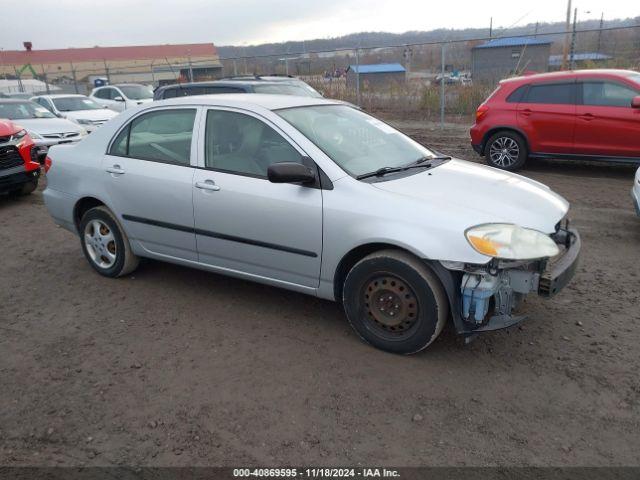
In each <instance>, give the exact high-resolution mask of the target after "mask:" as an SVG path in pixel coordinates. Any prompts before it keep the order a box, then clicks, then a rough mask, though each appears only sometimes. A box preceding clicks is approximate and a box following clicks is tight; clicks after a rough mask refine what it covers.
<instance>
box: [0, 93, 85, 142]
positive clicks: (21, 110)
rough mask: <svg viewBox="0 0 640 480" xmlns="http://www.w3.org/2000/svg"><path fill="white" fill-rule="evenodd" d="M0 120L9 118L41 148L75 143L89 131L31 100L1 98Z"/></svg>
mask: <svg viewBox="0 0 640 480" xmlns="http://www.w3.org/2000/svg"><path fill="white" fill-rule="evenodd" d="M0 118H8V119H9V120H11V121H13V122H14V123H16V124H17V125H20V126H21V127H22V128H24V129H25V130H26V131H27V132H28V133H29V136H30V137H31V138H32V139H33V141H34V142H35V144H36V145H37V146H39V147H50V146H52V145H58V144H64V143H75V142H79V141H80V140H82V139H83V138H84V137H85V136H86V135H87V130H86V129H85V128H84V127H82V126H81V125H78V124H77V123H75V122H72V121H70V120H67V119H66V118H58V117H56V116H55V115H54V114H53V113H51V112H50V111H49V110H47V109H46V108H44V107H42V106H40V105H39V104H37V103H34V102H32V101H30V100H13V99H5V98H0ZM42 151H46V148H43V149H42Z"/></svg>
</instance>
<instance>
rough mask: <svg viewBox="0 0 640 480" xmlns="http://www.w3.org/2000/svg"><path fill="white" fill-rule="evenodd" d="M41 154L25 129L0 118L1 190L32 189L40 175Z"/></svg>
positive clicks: (17, 190) (30, 190)
mask: <svg viewBox="0 0 640 480" xmlns="http://www.w3.org/2000/svg"><path fill="white" fill-rule="evenodd" d="M40 155H41V151H40V150H39V149H38V147H37V146H36V145H35V143H34V142H33V140H32V139H31V138H30V137H29V134H28V133H27V131H26V130H25V129H24V128H22V127H21V126H18V125H16V124H15V123H13V122H11V121H9V120H0V193H3V194H4V193H17V194H21V195H28V194H30V193H31V192H33V191H34V190H35V189H36V188H37V187H38V179H39V178H40V163H39V160H40V158H39V157H40Z"/></svg>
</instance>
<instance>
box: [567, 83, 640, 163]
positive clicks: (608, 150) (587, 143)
mask: <svg viewBox="0 0 640 480" xmlns="http://www.w3.org/2000/svg"><path fill="white" fill-rule="evenodd" d="M578 87H579V90H578V92H579V101H578V106H577V111H576V134H575V151H576V153H579V154H583V155H596V156H602V155H605V156H606V155H611V156H616V157H640V109H637V108H632V107H631V100H633V98H634V97H636V96H638V95H640V91H639V90H638V89H636V88H635V87H632V86H631V85H627V84H624V83H622V82H618V81H614V80H609V79H602V78H600V79H597V78H594V79H585V80H583V81H580V82H579V83H578Z"/></svg>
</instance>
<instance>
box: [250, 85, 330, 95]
mask: <svg viewBox="0 0 640 480" xmlns="http://www.w3.org/2000/svg"><path fill="white" fill-rule="evenodd" d="M253 91H254V92H256V93H270V94H277V95H297V96H299V97H321V96H322V95H320V94H319V93H318V92H316V91H315V90H314V89H313V88H311V87H310V86H309V85H307V84H304V83H301V84H300V85H294V84H293V83H284V82H280V83H270V84H266V85H255V86H254V87H253Z"/></svg>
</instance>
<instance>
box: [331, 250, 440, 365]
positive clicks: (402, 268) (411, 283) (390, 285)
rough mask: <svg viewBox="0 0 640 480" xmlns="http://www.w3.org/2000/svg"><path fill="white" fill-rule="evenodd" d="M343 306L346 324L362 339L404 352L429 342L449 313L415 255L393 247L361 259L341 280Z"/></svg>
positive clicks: (436, 284)
mask: <svg viewBox="0 0 640 480" xmlns="http://www.w3.org/2000/svg"><path fill="white" fill-rule="evenodd" d="M343 304H344V308H345V312H346V314H347V318H348V320H349V323H350V324H351V326H352V327H353V329H354V330H355V331H356V332H357V333H358V335H360V337H361V338H362V339H363V340H364V341H366V342H367V343H369V344H371V345H373V346H374V347H376V348H379V349H381V350H385V351H387V352H391V353H399V354H404V355H408V354H412V353H417V352H419V351H420V350H423V349H424V348H426V347H427V346H429V345H430V344H431V343H432V342H433V341H434V340H435V339H436V338H437V337H438V335H439V334H440V332H441V331H442V328H443V327H444V324H445V322H446V320H447V318H448V314H449V303H448V301H447V297H446V295H445V292H444V288H443V287H442V284H441V283H440V281H439V280H438V278H437V277H436V275H435V274H434V273H433V272H432V271H431V270H430V269H429V268H428V267H427V266H426V265H425V264H424V263H423V262H422V261H421V260H420V259H418V258H416V257H414V256H412V255H410V254H409V253H406V252H402V251H397V250H382V251H380V252H375V253H372V254H371V255H368V256H367V257H365V258H363V259H362V260H360V261H359V262H358V263H357V264H356V265H355V266H354V267H353V268H352V269H351V271H350V272H349V273H348V274H347V278H346V279H345V282H344V287H343Z"/></svg>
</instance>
